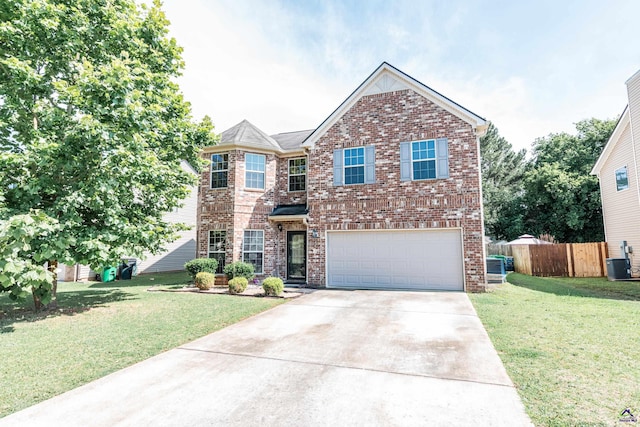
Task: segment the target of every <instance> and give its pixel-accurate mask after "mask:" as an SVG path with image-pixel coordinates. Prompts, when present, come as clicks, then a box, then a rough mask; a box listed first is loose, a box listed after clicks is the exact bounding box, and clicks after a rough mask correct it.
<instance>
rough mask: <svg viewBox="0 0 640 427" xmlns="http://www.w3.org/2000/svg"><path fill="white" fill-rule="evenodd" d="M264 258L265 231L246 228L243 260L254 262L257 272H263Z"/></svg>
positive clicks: (243, 241) (243, 242)
mask: <svg viewBox="0 0 640 427" xmlns="http://www.w3.org/2000/svg"><path fill="white" fill-rule="evenodd" d="M263 259H264V231H263V230H245V231H244V238H243V240H242V261H244V262H248V263H249V264H253V269H254V272H255V273H256V274H262V264H263Z"/></svg>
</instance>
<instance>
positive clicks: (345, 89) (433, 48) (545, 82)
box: [163, 0, 640, 148]
mask: <svg viewBox="0 0 640 427" xmlns="http://www.w3.org/2000/svg"><path fill="white" fill-rule="evenodd" d="M163 9H164V11H165V13H166V15H167V18H168V19H169V20H170V21H171V27H170V28H171V35H172V36H173V37H175V38H176V39H177V41H178V44H180V45H181V46H182V47H183V48H184V59H185V62H186V69H185V71H184V75H183V76H182V77H181V78H180V80H179V83H180V85H181V88H182V90H183V92H184V94H185V97H186V98H187V99H188V100H189V101H190V102H191V103H192V105H193V110H194V115H195V116H196V117H201V116H203V115H205V114H207V115H209V116H210V117H211V118H212V120H213V122H214V124H215V125H216V131H218V132H222V131H223V130H225V129H228V128H229V127H231V126H233V125H235V124H236V123H238V122H240V121H241V120H243V119H247V120H249V121H250V122H252V123H253V124H255V125H256V126H258V127H259V128H261V129H263V130H264V131H265V132H267V133H269V134H273V133H278V132H286V131H294V130H301V129H312V128H315V127H316V126H318V125H319V124H320V123H321V122H322V121H323V120H324V119H325V118H326V117H327V116H328V115H329V114H330V113H331V112H332V111H333V110H334V109H335V108H336V107H337V106H338V105H339V104H340V103H341V102H342V101H343V100H344V99H345V98H346V97H347V96H348V95H349V94H350V93H351V92H352V91H353V90H354V89H355V88H356V87H357V86H358V85H359V84H360V83H361V82H362V81H363V80H364V79H365V78H366V77H367V76H368V75H369V74H370V73H371V72H372V71H373V70H375V69H376V68H377V67H378V66H379V65H380V63H382V62H383V61H387V62H389V63H390V64H392V65H394V66H395V67H397V68H399V69H401V70H402V71H404V72H405V73H407V74H409V75H411V76H412V77H414V78H416V79H417V80H419V81H421V82H422V83H424V84H426V85H428V86H430V87H431V88H433V89H435V90H437V91H438V92H440V93H442V94H443V95H445V96H447V97H449V98H451V99H452V100H454V101H456V102H458V103H459V104H461V105H463V106H465V107H466V108H468V109H470V110H471V111H473V112H475V113H476V114H478V115H480V116H482V117H485V118H487V119H489V120H491V121H493V122H494V124H495V125H496V126H497V127H498V128H499V130H500V133H501V134H502V135H503V136H504V137H505V138H507V140H508V141H509V142H511V143H512V144H513V145H514V146H515V147H516V148H529V147H530V145H531V143H532V142H533V141H534V140H535V138H537V137H541V136H545V135H548V134H549V133H552V132H561V131H568V132H573V130H574V125H573V124H574V123H575V122H577V121H579V120H582V119H585V118H590V117H596V118H601V119H605V118H617V117H618V116H619V114H620V113H621V112H622V110H623V108H624V106H625V105H626V103H627V98H626V87H625V85H624V82H625V81H626V80H627V79H628V78H629V77H631V75H632V74H633V73H634V72H636V71H637V70H638V69H640V25H639V24H638V23H639V22H640V1H638V0H608V1H604V0H600V1H593V0H584V1H571V0H556V1H547V0H541V1H518V0H513V1H457V0H451V1H442V0H439V1H435V0H434V1H430V0H412V1H404V0H400V1H389V0H387V1H379V0H372V1H333V0H331V1H270V0H263V1H250V0H245V1H239V0H235V1H234V0H217V1H211V0H188V1H185V0H166V1H165V2H164V6H163Z"/></svg>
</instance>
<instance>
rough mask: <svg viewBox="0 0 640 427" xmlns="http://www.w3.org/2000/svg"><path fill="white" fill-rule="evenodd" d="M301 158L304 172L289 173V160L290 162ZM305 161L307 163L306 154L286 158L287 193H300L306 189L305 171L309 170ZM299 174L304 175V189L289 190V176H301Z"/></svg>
mask: <svg viewBox="0 0 640 427" xmlns="http://www.w3.org/2000/svg"><path fill="white" fill-rule="evenodd" d="M301 159H304V174H294V175H291V164H290V163H289V162H291V161H292V160H301ZM307 163H309V160H308V159H307V156H302V157H289V158H287V193H302V192H305V191H307V172H308V171H309V166H308V165H307ZM301 175H304V190H291V181H290V179H291V177H292V176H301Z"/></svg>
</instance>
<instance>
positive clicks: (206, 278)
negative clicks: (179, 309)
mask: <svg viewBox="0 0 640 427" xmlns="http://www.w3.org/2000/svg"><path fill="white" fill-rule="evenodd" d="M195 282H196V288H198V289H200V290H201V291H206V290H207V289H211V287H212V286H213V285H215V283H216V275H215V274H213V273H209V272H208V271H201V272H200V273H198V274H196V279H195Z"/></svg>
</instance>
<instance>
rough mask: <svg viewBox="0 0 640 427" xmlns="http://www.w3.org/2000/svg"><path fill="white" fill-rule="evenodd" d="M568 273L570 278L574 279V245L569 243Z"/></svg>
mask: <svg viewBox="0 0 640 427" xmlns="http://www.w3.org/2000/svg"><path fill="white" fill-rule="evenodd" d="M567 272H568V273H569V277H573V276H574V275H575V270H574V265H573V244H571V243H567Z"/></svg>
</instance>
